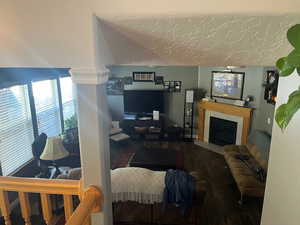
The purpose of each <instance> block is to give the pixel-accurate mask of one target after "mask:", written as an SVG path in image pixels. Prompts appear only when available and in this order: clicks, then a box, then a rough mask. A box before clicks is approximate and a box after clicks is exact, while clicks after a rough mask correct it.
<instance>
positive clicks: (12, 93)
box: [0, 85, 34, 176]
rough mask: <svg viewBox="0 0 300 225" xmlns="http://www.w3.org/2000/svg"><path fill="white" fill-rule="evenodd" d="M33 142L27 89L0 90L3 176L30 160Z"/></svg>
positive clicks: (0, 143)
mask: <svg viewBox="0 0 300 225" xmlns="http://www.w3.org/2000/svg"><path fill="white" fill-rule="evenodd" d="M33 140H34V137H33V127H32V121H31V112H30V107H29V102H28V90H27V86H26V85H22V86H14V87H11V88H5V89H0V162H1V169H2V174H3V175H4V176H6V175H9V174H11V173H12V172H14V171H15V170H16V169H18V168H19V167H20V166H22V165H23V164H25V163H26V162H28V161H29V160H30V159H32V151H31V144H32V142H33Z"/></svg>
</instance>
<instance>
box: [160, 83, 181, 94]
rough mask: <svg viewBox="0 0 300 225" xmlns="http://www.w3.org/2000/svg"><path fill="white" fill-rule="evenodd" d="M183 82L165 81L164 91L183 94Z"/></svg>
mask: <svg viewBox="0 0 300 225" xmlns="http://www.w3.org/2000/svg"><path fill="white" fill-rule="evenodd" d="M181 84H182V82H181V81H174V80H171V81H165V82H164V89H165V90H166V91H168V92H181Z"/></svg>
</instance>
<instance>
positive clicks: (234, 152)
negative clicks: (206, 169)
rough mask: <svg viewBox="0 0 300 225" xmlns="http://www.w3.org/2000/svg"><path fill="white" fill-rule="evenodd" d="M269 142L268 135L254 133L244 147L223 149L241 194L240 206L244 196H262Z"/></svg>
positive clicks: (234, 146) (235, 146) (226, 147)
mask: <svg viewBox="0 0 300 225" xmlns="http://www.w3.org/2000/svg"><path fill="white" fill-rule="evenodd" d="M270 142H271V136H270V135H269V134H267V133H266V132H263V131H254V132H253V133H251V134H250V136H249V138H248V143H247V144H246V145H240V146H238V145H227V146H224V147H223V150H224V158H225V160H226V162H227V164H228V167H229V169H230V171H231V173H232V176H233V178H234V180H235V182H236V184H237V187H238V189H239V191H240V194H241V198H240V200H239V203H240V204H242V203H243V200H244V196H251V197H263V196H264V192H265V177H266V173H267V168H268V158H269V149H270ZM257 171H259V173H258V172H257ZM262 174H263V175H262ZM259 175H262V176H259Z"/></svg>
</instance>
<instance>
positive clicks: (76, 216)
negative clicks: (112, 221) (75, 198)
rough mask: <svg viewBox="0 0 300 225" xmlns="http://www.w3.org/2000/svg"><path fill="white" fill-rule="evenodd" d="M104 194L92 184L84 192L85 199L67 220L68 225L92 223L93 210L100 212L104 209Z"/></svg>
mask: <svg viewBox="0 0 300 225" xmlns="http://www.w3.org/2000/svg"><path fill="white" fill-rule="evenodd" d="M102 200H103V196H102V193H101V191H100V190H99V189H98V188H97V187H94V186H90V187H89V188H88V189H87V191H85V192H84V196H83V200H82V201H81V203H80V204H79V206H78V207H77V209H76V210H75V212H74V213H73V214H72V216H71V218H70V219H69V220H68V221H67V223H66V225H83V224H85V223H90V218H89V216H90V214H91V213H92V212H99V211H101V209H102Z"/></svg>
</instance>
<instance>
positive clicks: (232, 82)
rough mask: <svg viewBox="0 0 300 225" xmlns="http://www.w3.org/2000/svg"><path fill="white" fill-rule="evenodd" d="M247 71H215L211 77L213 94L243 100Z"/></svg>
mask: <svg viewBox="0 0 300 225" xmlns="http://www.w3.org/2000/svg"><path fill="white" fill-rule="evenodd" d="M244 78H245V73H242V72H227V71H225V72H224V71H213V72H212V79H211V96H212V97H218V98H228V99H235V100H242V98H243V89H244Z"/></svg>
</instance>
